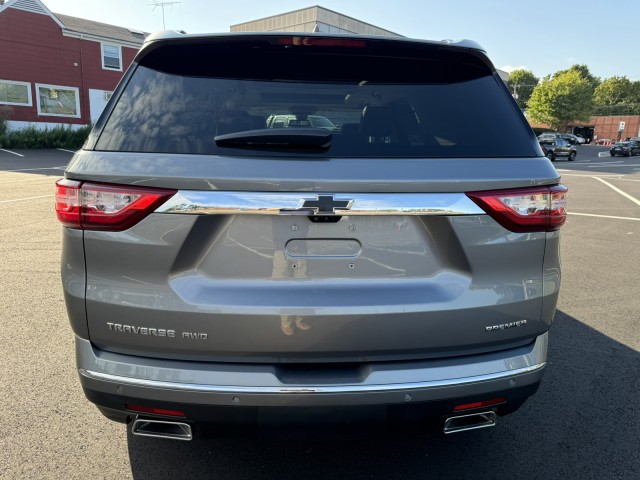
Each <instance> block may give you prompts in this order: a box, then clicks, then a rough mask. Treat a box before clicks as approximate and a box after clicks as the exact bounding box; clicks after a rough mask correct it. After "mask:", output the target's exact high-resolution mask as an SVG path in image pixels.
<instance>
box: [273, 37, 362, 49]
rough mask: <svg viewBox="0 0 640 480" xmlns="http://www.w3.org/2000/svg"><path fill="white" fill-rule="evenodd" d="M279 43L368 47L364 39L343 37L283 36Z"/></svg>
mask: <svg viewBox="0 0 640 480" xmlns="http://www.w3.org/2000/svg"><path fill="white" fill-rule="evenodd" d="M278 44H279V45H305V46H314V47H360V48H361V47H366V46H367V42H365V41H364V40H354V39H341V38H316V37H282V38H279V39H278Z"/></svg>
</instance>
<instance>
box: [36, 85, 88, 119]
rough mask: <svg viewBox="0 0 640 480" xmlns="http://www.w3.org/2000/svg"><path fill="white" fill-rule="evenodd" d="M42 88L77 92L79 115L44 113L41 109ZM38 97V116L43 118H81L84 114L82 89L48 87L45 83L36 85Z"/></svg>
mask: <svg viewBox="0 0 640 480" xmlns="http://www.w3.org/2000/svg"><path fill="white" fill-rule="evenodd" d="M41 88H52V89H55V90H73V91H74V92H76V112H78V113H77V115H65V114H63V113H47V112H42V110H41V108H40V89H41ZM36 96H37V97H38V102H37V106H38V116H42V117H65V118H81V117H82V112H81V111H80V89H79V88H77V87H66V86H64V85H47V84H45V83H36Z"/></svg>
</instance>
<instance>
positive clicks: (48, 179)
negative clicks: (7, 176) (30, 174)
mask: <svg viewBox="0 0 640 480" xmlns="http://www.w3.org/2000/svg"><path fill="white" fill-rule="evenodd" d="M54 178H59V177H58V175H45V176H41V177H39V178H27V179H26V180H7V181H5V182H0V185H4V184H6V183H22V182H46V183H49V182H51V181H52V179H54Z"/></svg>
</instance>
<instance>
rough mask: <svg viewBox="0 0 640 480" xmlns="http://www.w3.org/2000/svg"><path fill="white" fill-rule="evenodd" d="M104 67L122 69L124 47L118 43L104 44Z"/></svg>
mask: <svg viewBox="0 0 640 480" xmlns="http://www.w3.org/2000/svg"><path fill="white" fill-rule="evenodd" d="M102 68H104V69H107V70H120V71H122V49H121V48H120V47H119V46H118V45H109V44H108V43H103V44H102Z"/></svg>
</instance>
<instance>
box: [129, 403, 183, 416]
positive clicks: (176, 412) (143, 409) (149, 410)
mask: <svg viewBox="0 0 640 480" xmlns="http://www.w3.org/2000/svg"><path fill="white" fill-rule="evenodd" d="M125 408H126V409H127V410H133V411H134V412H142V413H155V414H156V415H168V416H170V417H186V416H187V415H186V414H185V413H184V412H181V411H180V410H167V409H165V408H153V407H143V406H140V405H125Z"/></svg>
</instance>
